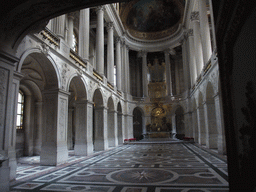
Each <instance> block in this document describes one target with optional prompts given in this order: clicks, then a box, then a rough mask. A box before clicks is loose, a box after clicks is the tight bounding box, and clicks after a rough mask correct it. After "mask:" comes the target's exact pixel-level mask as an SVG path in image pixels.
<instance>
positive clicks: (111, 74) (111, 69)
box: [107, 22, 114, 85]
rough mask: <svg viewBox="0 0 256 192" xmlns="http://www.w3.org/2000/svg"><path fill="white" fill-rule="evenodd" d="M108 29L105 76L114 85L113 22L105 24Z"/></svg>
mask: <svg viewBox="0 0 256 192" xmlns="http://www.w3.org/2000/svg"><path fill="white" fill-rule="evenodd" d="M107 30H108V45H107V46H108V48H107V51H108V52H107V61H108V62H107V64H108V65H107V67H108V68H107V72H108V74H107V77H108V81H109V82H110V83H111V84H112V85H114V24H113V23H112V22H110V23H108V24H107Z"/></svg>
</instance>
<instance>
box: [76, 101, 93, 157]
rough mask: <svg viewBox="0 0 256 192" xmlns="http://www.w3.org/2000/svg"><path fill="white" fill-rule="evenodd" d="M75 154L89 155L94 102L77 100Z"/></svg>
mask: <svg viewBox="0 0 256 192" xmlns="http://www.w3.org/2000/svg"><path fill="white" fill-rule="evenodd" d="M75 113H76V114H75V147H74V150H75V155H83V156H86V155H89V154H91V153H92V152H93V145H92V136H93V135H92V120H91V119H92V103H90V102H88V101H76V102H75Z"/></svg>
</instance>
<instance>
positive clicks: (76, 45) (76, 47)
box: [72, 31, 78, 53]
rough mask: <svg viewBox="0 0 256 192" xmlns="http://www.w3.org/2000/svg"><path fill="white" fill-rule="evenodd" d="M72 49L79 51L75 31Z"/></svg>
mask: <svg viewBox="0 0 256 192" xmlns="http://www.w3.org/2000/svg"><path fill="white" fill-rule="evenodd" d="M72 50H73V51H75V52H76V53H78V37H77V34H76V33H75V31H74V32H73V42H72Z"/></svg>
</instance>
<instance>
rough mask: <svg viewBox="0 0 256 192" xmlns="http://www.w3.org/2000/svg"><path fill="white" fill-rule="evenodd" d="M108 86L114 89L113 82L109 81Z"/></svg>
mask: <svg viewBox="0 0 256 192" xmlns="http://www.w3.org/2000/svg"><path fill="white" fill-rule="evenodd" d="M107 85H108V87H109V88H110V89H112V90H113V91H114V86H113V85H112V84H111V83H109V82H108V83H107Z"/></svg>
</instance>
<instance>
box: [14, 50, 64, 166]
mask: <svg viewBox="0 0 256 192" xmlns="http://www.w3.org/2000/svg"><path fill="white" fill-rule="evenodd" d="M17 70H18V71H19V72H20V73H21V74H23V78H22V79H21V81H20V87H21V88H23V89H25V88H24V87H26V88H27V89H29V90H30V93H31V95H27V96H26V97H27V99H26V101H25V106H26V109H25V111H24V116H25V123H26V129H25V138H27V139H25V146H27V147H25V150H26V153H25V155H29V156H31V155H39V154H40V156H41V158H40V161H41V164H43V165H56V164H58V163H59V162H61V161H65V157H67V155H68V153H67V151H64V150H63V151H62V152H61V153H62V154H61V153H59V154H56V153H51V152H50V153H49V151H48V148H49V146H51V145H54V143H55V142H56V139H57V137H55V136H54V135H58V134H61V139H63V140H65V137H64V134H66V133H65V131H66V126H67V122H66V120H67V119H66V115H65V113H66V110H65V107H66V105H67V100H65V97H66V93H64V92H61V93H60V92H59V88H60V78H59V71H58V69H57V66H56V64H55V62H54V61H53V59H52V58H51V57H50V56H49V55H47V56H46V55H45V54H43V53H41V51H40V49H37V48H33V49H30V50H27V51H26V52H24V53H23V55H22V56H21V59H20V62H19V65H18V66H17ZM60 95H62V96H63V99H62V102H61V106H59V105H58V102H59V101H60V97H62V96H60ZM59 107H62V108H63V110H62V113H61V117H60V114H59V113H58V110H59V109H58V108H59ZM59 118H60V119H61V120H60V121H59V122H61V124H60V123H58V119H59ZM58 127H59V128H58ZM49 130H51V131H49ZM60 132H61V133H60ZM26 142H27V143H28V144H26ZM32 143H35V145H32ZM63 145H65V144H63ZM54 147H55V148H58V147H60V146H56V145H54ZM62 147H64V146H62ZM58 155H62V156H63V158H62V159H59V158H57V157H56V156H58ZM56 159H58V160H56ZM58 161H59V162H58Z"/></svg>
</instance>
